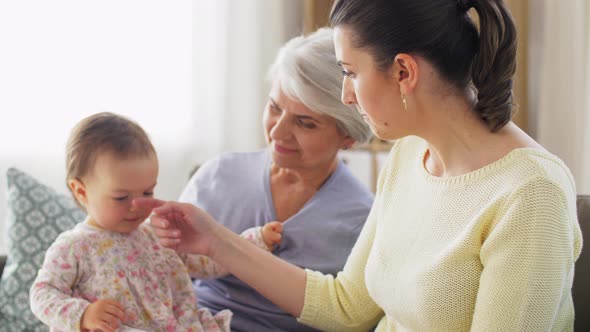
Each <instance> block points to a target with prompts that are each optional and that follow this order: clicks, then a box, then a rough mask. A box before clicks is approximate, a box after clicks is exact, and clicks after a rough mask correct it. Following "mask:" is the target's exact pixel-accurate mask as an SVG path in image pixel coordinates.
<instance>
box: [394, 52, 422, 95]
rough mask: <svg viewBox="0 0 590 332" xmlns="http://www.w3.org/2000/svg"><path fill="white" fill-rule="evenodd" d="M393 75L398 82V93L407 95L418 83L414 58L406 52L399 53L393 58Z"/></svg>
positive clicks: (416, 64)
mask: <svg viewBox="0 0 590 332" xmlns="http://www.w3.org/2000/svg"><path fill="white" fill-rule="evenodd" d="M392 70H393V77H394V79H395V80H396V81H397V82H398V83H399V87H400V93H401V94H402V95H404V96H409V95H411V94H412V92H414V88H415V87H416V84H417V83H418V77H419V74H420V73H419V71H418V63H417V62H416V59H415V58H414V57H413V56H411V55H409V54H406V53H400V54H398V55H396V56H395V59H393V66H392Z"/></svg>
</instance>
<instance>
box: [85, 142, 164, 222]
mask: <svg viewBox="0 0 590 332" xmlns="http://www.w3.org/2000/svg"><path fill="white" fill-rule="evenodd" d="M157 178H158V160H157V158H156V156H149V157H133V158H128V159H121V158H119V157H117V156H115V155H113V154H111V153H103V154H102V155H100V156H99V157H98V158H97V160H96V163H95V164H94V170H93V172H92V173H91V174H90V175H89V176H88V177H87V179H85V181H84V182H85V183H84V184H85V187H86V197H87V203H86V210H87V211H88V215H89V223H90V224H91V225H93V226H96V227H99V228H102V229H105V230H109V231H114V232H119V233H129V232H132V231H134V230H135V229H137V227H138V226H139V225H140V224H141V223H142V222H143V221H144V220H145V219H146V218H147V217H148V216H149V215H150V212H151V211H149V210H137V209H136V208H134V207H132V206H131V201H132V200H133V199H134V198H137V197H151V196H153V193H154V187H155V186H156V182H157Z"/></svg>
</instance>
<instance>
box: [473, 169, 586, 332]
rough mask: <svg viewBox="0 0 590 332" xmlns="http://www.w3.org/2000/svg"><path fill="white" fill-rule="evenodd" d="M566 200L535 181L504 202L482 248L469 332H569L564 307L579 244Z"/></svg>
mask: <svg viewBox="0 0 590 332" xmlns="http://www.w3.org/2000/svg"><path fill="white" fill-rule="evenodd" d="M572 192H573V190H572ZM571 196H575V195H574V194H573V193H570V194H569V195H568V194H567V192H566V191H565V190H564V189H563V188H562V186H560V185H559V184H557V183H555V182H552V181H550V180H548V179H543V178H537V179H533V180H531V181H528V182H527V184H526V185H524V186H523V187H521V188H520V189H518V190H517V191H515V192H514V193H513V194H512V195H511V197H510V198H509V199H508V200H507V202H506V204H505V205H504V208H503V209H502V210H501V211H499V217H498V218H497V223H496V224H495V225H492V226H491V227H490V228H489V234H487V237H485V239H484V242H483V244H482V248H481V253H480V255H481V256H480V258H481V263H482V265H483V271H482V274H481V278H480V284H479V290H478V294H477V301H476V305H475V312H474V316H473V322H472V331H491V330H495V331H550V330H563V329H567V330H572V329H573V326H571V324H572V322H573V313H574V311H573V308H572V307H571V306H570V305H566V303H567V302H568V299H569V297H571V285H572V280H573V272H574V263H575V260H576V258H577V257H578V256H579V254H580V250H581V245H582V242H581V241H582V240H581V233H580V229H579V226H578V223H577V218H576V210H575V199H574V198H573V197H571ZM570 302H571V300H570Z"/></svg>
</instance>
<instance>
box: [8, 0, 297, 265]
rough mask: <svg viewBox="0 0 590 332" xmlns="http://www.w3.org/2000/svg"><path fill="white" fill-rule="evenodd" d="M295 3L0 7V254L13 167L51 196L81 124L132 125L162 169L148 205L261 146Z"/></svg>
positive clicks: (201, 0)
mask: <svg viewBox="0 0 590 332" xmlns="http://www.w3.org/2000/svg"><path fill="white" fill-rule="evenodd" d="M302 7H303V6H302V1H301V0H297V1H294V0H282V1H276V0H215V1H210V0H194V1H191V0H175V1H166V0H101V1H80V0H52V1H43V0H19V1H8V0H0V47H1V51H0V233H1V234H0V253H2V252H4V250H5V248H4V237H5V236H4V235H5V225H4V220H5V219H6V213H7V212H6V179H5V173H6V170H7V168H8V167H10V166H15V167H18V168H20V169H21V170H24V171H26V172H28V173H30V174H32V175H33V176H35V177H36V178H38V179H39V180H41V181H42V182H44V183H46V184H48V185H50V186H52V187H54V188H55V189H57V190H58V191H60V192H64V193H65V192H66V190H67V189H66V187H65V185H64V178H65V170H64V168H65V165H64V158H65V156H64V153H65V152H64V150H65V142H66V139H67V136H68V133H69V130H70V128H71V127H72V126H73V125H74V124H75V123H76V122H77V121H79V120H80V119H81V118H82V117H84V116H87V115H90V114H93V113H96V112H100V111H111V112H115V113H120V114H123V115H126V116H128V117H130V118H132V119H134V120H136V121H137V122H139V124H140V125H142V126H143V127H144V128H145V129H146V131H147V132H148V134H149V135H150V136H151V138H152V141H153V143H154V145H155V147H156V150H157V152H158V155H159V159H160V177H159V180H158V182H159V183H158V187H157V189H156V194H157V195H158V196H159V197H161V198H164V199H174V198H176V197H177V196H178V195H179V193H180V191H181V189H182V187H183V186H184V184H185V182H186V181H187V180H188V176H189V171H190V170H191V169H192V168H193V167H194V166H195V165H196V164H199V163H202V162H203V161H204V160H206V159H208V158H210V157H212V156H214V155H216V154H218V153H220V152H222V151H226V150H252V149H256V148H260V147H261V146H262V145H263V140H262V137H263V136H262V128H261V114H262V108H263V105H264V103H265V100H266V93H267V90H268V84H266V83H265V81H264V74H265V72H266V68H267V67H268V65H269V64H270V62H271V61H272V59H273V58H274V56H275V54H276V51H277V50H278V47H279V46H280V45H281V44H282V43H284V42H285V41H286V40H287V39H289V38H290V37H292V36H294V35H296V34H298V33H299V32H300V31H301V25H302V24H301V17H302Z"/></svg>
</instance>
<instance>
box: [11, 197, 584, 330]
mask: <svg viewBox="0 0 590 332" xmlns="http://www.w3.org/2000/svg"><path fill="white" fill-rule="evenodd" d="M577 206H578V220H579V222H580V227H581V228H582V233H583V234H584V241H586V240H587V239H588V235H587V234H589V232H590V195H579V196H578V199H577ZM586 244H587V245H590V244H589V243H588V242H586ZM588 252H589V250H582V253H581V255H580V257H579V258H578V261H577V263H576V270H575V276H574V285H573V289H572V294H573V298H574V307H575V309H576V313H577V315H576V320H575V323H574V324H575V329H574V330H575V331H590V315H587V314H586V313H587V312H588V311H589V310H590V254H589V253H588ZM6 258H7V257H6V256H0V276H1V275H2V271H3V269H4V265H5V264H6Z"/></svg>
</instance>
